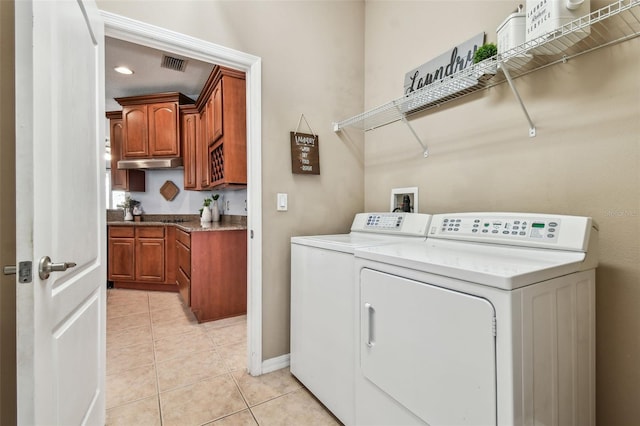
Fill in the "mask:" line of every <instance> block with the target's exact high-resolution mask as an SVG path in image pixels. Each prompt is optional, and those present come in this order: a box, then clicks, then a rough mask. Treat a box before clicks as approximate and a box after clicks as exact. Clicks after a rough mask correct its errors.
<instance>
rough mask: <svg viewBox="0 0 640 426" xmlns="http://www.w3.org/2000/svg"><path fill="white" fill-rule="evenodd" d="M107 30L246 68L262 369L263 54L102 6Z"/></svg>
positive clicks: (251, 272)
mask: <svg viewBox="0 0 640 426" xmlns="http://www.w3.org/2000/svg"><path fill="white" fill-rule="evenodd" d="M100 14H101V16H102V18H103V20H104V35H105V37H106V36H109V37H113V38H116V39H120V40H124V41H128V42H131V43H135V44H140V45H143V46H147V47H151V48H154V49H158V50H163V51H166V52H170V53H175V54H178V55H182V56H186V57H188V58H193V59H197V60H199V61H203V62H209V63H212V64H218V65H221V66H225V67H229V68H233V69H237V70H241V71H244V72H245V73H246V85H247V95H246V96H247V231H248V232H247V239H248V241H247V247H248V250H247V367H248V371H249V374H251V375H252V376H259V375H261V374H262V372H263V371H262V179H261V178H262V59H261V58H260V57H258V56H254V55H251V54H248V53H244V52H240V51H237V50H234V49H230V48H227V47H224V46H220V45H217V44H214V43H210V42H207V41H204V40H200V39H197V38H194V37H191V36H188V35H185V34H181V33H177V32H175V31H171V30H167V29H165V28H161V27H157V26H155V25H150V24H146V23H144V22H140V21H136V20H134V19H130V18H126V17H123V16H120V15H116V14H113V13H110V12H105V11H100Z"/></svg>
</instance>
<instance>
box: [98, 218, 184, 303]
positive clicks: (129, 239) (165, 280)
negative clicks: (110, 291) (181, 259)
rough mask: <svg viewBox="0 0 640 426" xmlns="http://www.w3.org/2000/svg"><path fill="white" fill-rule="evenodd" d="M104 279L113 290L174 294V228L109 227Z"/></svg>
mask: <svg viewBox="0 0 640 426" xmlns="http://www.w3.org/2000/svg"><path fill="white" fill-rule="evenodd" d="M108 236H109V253H108V257H109V261H108V265H109V267H108V269H109V270H108V279H109V280H110V281H113V282H114V286H115V287H119V288H136V289H140V290H173V291H175V290H177V288H176V284H175V228H174V227H172V226H134V225H131V226H109V228H108Z"/></svg>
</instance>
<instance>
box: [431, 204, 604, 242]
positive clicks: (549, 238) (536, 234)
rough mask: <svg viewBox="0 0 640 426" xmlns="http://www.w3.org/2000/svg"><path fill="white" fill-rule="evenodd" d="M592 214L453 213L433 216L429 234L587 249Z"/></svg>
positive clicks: (458, 238)
mask: <svg viewBox="0 0 640 426" xmlns="http://www.w3.org/2000/svg"><path fill="white" fill-rule="evenodd" d="M591 227H592V220H591V218H588V217H580V216H566V215H546V214H535V213H529V214H527V213H451V214H437V215H434V216H433V219H432V221H431V226H430V228H429V234H428V237H430V238H443V239H456V240H465V241H476V242H487V243H497V244H510V245H520V246H527V247H545V248H561V249H569V250H579V251H585V250H586V248H587V243H588V239H589V235H590V232H591Z"/></svg>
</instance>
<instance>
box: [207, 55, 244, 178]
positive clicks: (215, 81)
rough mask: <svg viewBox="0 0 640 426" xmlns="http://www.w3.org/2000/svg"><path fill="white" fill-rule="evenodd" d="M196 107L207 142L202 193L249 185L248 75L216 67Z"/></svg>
mask: <svg viewBox="0 0 640 426" xmlns="http://www.w3.org/2000/svg"><path fill="white" fill-rule="evenodd" d="M196 107H197V108H198V111H200V118H201V123H200V124H201V126H202V129H201V132H200V134H201V135H202V136H203V138H204V141H203V143H202V144H201V148H203V149H202V151H199V154H200V155H203V156H204V158H201V169H202V172H203V174H202V175H201V177H200V186H201V188H200V189H214V188H233V187H245V186H246V185H247V125H246V87H245V75H244V73H243V72H241V71H236V70H232V69H229V68H224V67H220V66H215V67H214V68H213V71H212V72H211V75H210V76H209V79H208V80H207V83H206V84H205V86H204V88H203V89H202V92H201V93H200V96H199V97H198V101H197V102H196Z"/></svg>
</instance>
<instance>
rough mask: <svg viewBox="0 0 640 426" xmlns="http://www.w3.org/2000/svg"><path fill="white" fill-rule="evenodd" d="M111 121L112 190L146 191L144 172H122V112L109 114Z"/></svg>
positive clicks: (110, 112)
mask: <svg viewBox="0 0 640 426" xmlns="http://www.w3.org/2000/svg"><path fill="white" fill-rule="evenodd" d="M107 118H108V119H109V142H110V146H111V189H114V190H120V191H136V192H144V191H145V174H144V171H142V170H120V169H118V161H120V160H122V138H123V137H124V129H123V125H122V111H109V112H107Z"/></svg>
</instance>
